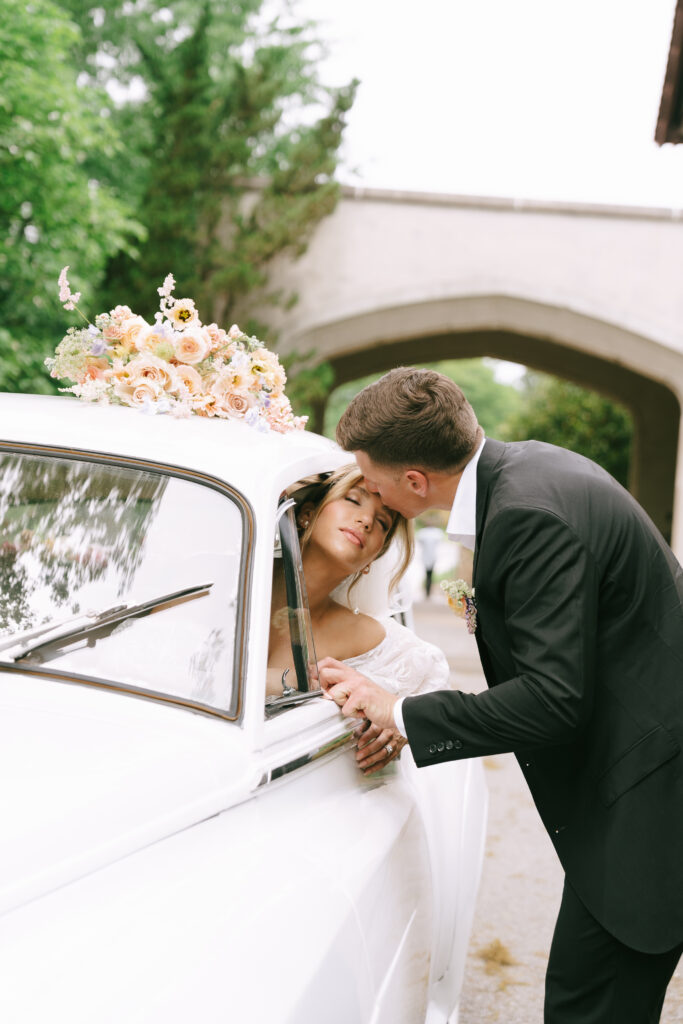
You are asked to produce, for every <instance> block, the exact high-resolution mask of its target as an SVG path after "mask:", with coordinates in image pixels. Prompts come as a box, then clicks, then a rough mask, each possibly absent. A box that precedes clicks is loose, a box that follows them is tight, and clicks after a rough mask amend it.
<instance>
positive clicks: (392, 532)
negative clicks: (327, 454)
mask: <svg viewBox="0 0 683 1024" xmlns="http://www.w3.org/2000/svg"><path fill="white" fill-rule="evenodd" d="M362 482H363V474H362V473H361V471H360V469H359V468H358V466H357V465H356V463H355V462H351V463H349V464H348V465H346V466H341V467H340V468H339V469H335V470H334V472H332V473H330V474H329V475H327V476H325V477H324V478H323V477H320V476H318V477H311V478H308V479H307V480H302V481H300V482H299V484H297V486H296V488H295V489H294V491H293V493H292V492H290V493H292V497H293V498H294V499H295V501H296V504H297V511H298V509H299V508H301V506H302V505H308V504H311V505H312V506H313V509H312V511H311V514H310V517H309V519H308V524H307V526H306V527H305V528H302V527H300V526H299V543H300V545H301V550H302V551H304V550H305V548H306V545H307V544H308V542H309V540H310V538H311V534H312V533H313V528H314V527H315V524H316V520H317V518H318V516H319V515H320V513H321V512H322V510H323V509H324V508H325V506H326V505H328V504H329V503H330V502H331V501H339V499H340V498H345V497H346V495H347V494H348V493H349V491H351V490H352V489H353V488H354V487H357V486H358V485H359V484H361V483H362ZM388 511H389V512H390V513H391V515H392V522H391V526H390V527H389V529H388V530H387V535H386V537H385V538H384V543H383V544H382V547H381V548H380V550H379V551H378V553H377V554H376V555H375V557H374V559H373V561H374V562H376V561H377V559H378V558H381V557H382V555H384V554H386V552H387V551H388V550H389V546H390V545H391V542H392V540H393V539H394V537H398V539H399V542H400V546H401V558H400V559H399V562H398V565H397V567H396V570H395V572H394V573H393V575H392V577H391V580H390V581H389V592H390V593H391V591H393V590H394V589H395V587H396V586H397V584H398V583H399V581H400V579H401V577H402V576H403V574H404V573H405V571H406V569H407V568H408V566H409V565H410V562H411V560H412V557H413V551H414V541H413V524H412V523H411V521H410V520H409V519H406V518H405V516H402V515H401V513H400V512H395V511H394V510H393V509H389V510H388ZM297 525H298V518H297ZM362 574H363V573H362V570H360V571H359V572H357V573H354V575H353V577H352V578H351V583H350V586H349V590H350V589H351V588H352V587H353V586H355V584H356V583H357V582H358V580H359V579H360V578H361V576H362Z"/></svg>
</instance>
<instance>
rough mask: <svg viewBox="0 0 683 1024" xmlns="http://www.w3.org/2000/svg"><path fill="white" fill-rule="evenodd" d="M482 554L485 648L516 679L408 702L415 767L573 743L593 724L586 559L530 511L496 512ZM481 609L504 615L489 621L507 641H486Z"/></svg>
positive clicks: (568, 533)
mask: <svg viewBox="0 0 683 1024" xmlns="http://www.w3.org/2000/svg"><path fill="white" fill-rule="evenodd" d="M485 544H486V549H485V550H486V558H485V559H484V549H483V548H482V556H481V558H480V562H479V571H478V577H479V579H480V580H481V581H482V582H481V584H480V585H479V588H478V589H479V590H480V593H481V592H482V591H483V595H482V597H481V599H480V608H479V617H480V626H481V629H482V633H483V640H482V642H483V643H485V644H486V643H488V645H490V646H491V648H494V649H495V647H496V645H500V646H501V647H502V648H504V649H506V650H507V651H509V653H510V655H511V662H512V664H513V666H514V675H513V676H512V677H511V678H509V679H506V680H504V681H502V682H500V683H498V684H497V685H495V686H493V687H491V689H489V690H488V691H486V692H484V693H476V694H469V693H462V692H460V691H457V690H444V691H440V692H438V693H433V694H425V695H424V696H417V697H408V698H406V700H405V701H404V703H403V708H402V711H403V719H404V722H405V727H406V731H407V734H408V740H409V742H410V746H411V749H412V752H413V756H414V758H415V761H416V763H417V764H418V765H420V766H423V765H428V764H438V763H439V762H440V761H447V760H454V759H458V758H462V757H478V756H480V755H483V754H497V753H504V752H507V751H513V750H517V749H524V750H528V749H529V748H533V747H548V746H554V745H557V744H564V743H570V742H572V741H574V740H575V739H576V738H577V736H578V734H579V733H580V730H581V728H582V726H583V725H584V723H585V722H586V721H587V720H588V718H589V717H590V714H591V709H592V705H593V696H594V677H595V656H596V629H597V603H598V573H597V567H596V565H595V562H594V560H593V558H592V556H591V554H590V552H589V551H587V550H586V548H585V546H584V545H583V544H582V543H581V541H580V540H579V538H578V537H577V536H576V535H575V533H574V532H573V531H572V530H571V529H570V527H569V526H568V525H567V524H566V523H565V522H563V520H561V519H560V518H558V517H557V516H556V515H554V514H553V513H551V512H547V511H544V510H536V509H529V508H514V507H513V508H508V509H506V510H504V511H502V512H499V513H498V514H497V516H496V517H495V520H494V521H493V522H491V523H490V525H489V526H488V527H487V532H486V537H485ZM487 608H489V609H491V608H495V609H496V610H497V611H498V612H501V611H502V615H501V616H500V617H499V616H498V615H496V616H495V617H496V618H497V619H498V621H502V622H504V630H505V636H504V637H494V636H491V635H489V634H488V633H487V622H486V609H487ZM493 617H494V616H491V618H493ZM488 628H489V630H490V628H491V626H490V623H489V625H488Z"/></svg>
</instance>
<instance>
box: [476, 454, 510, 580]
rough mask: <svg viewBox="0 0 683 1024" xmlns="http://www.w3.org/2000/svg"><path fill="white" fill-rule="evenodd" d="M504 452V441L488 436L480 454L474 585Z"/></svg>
mask: <svg viewBox="0 0 683 1024" xmlns="http://www.w3.org/2000/svg"><path fill="white" fill-rule="evenodd" d="M504 454H505V445H504V443H503V442H502V441H493V440H490V439H488V438H487V440H486V441H485V443H484V447H483V449H482V453H481V455H480V456H479V462H478V463H477V516H476V529H477V539H476V542H475V545H474V561H473V563H472V585H473V586H476V576H477V562H478V561H479V550H480V548H481V538H482V535H483V533H484V525H485V523H486V513H487V510H488V506H489V499H490V497H491V490H492V485H493V481H494V479H495V476H496V470H497V468H498V464H499V463H500V461H501V459H502V458H503V455H504Z"/></svg>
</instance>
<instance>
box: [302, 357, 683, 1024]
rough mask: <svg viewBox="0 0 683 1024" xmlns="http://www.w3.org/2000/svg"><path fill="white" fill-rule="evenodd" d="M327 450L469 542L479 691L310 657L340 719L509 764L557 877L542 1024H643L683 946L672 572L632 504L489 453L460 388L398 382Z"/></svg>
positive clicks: (586, 472)
mask: <svg viewBox="0 0 683 1024" xmlns="http://www.w3.org/2000/svg"><path fill="white" fill-rule="evenodd" d="M337 439H338V441H339V442H340V444H341V445H342V447H343V448H345V449H346V450H347V451H351V452H353V453H354V454H355V456H356V459H357V461H358V464H359V466H360V468H361V469H362V471H363V473H364V475H365V480H366V485H367V487H368V489H369V490H371V491H375V492H377V493H379V494H380V495H381V497H382V500H383V501H384V503H385V504H386V505H388V506H390V507H392V508H395V509H397V510H398V511H400V512H402V513H403V514H404V515H406V516H410V517H414V516H416V515H418V514H419V513H420V512H423V511H424V510H425V509H428V508H442V509H449V510H450V521H449V525H448V533H449V535H450V536H451V537H452V538H453V539H455V540H459V541H461V543H463V544H466V545H468V546H470V547H472V548H474V570H473V585H474V590H475V599H476V608H477V628H476V634H475V635H476V640H477V644H478V647H479V653H480V657H481V662H482V666H483V669H484V673H485V675H486V680H487V683H488V686H489V689H488V690H487V691H485V692H484V693H478V694H468V693H460V692H458V691H456V690H448V691H437V692H435V693H431V694H426V695H425V696H417V697H408V698H405V699H404V700H403V701H397V699H396V698H395V697H393V696H391V695H390V694H388V693H387V692H386V691H384V690H380V689H379V688H378V687H376V686H375V685H374V684H372V683H371V682H369V681H368V680H366V679H365V678H364V677H363V676H359V675H358V674H357V673H355V672H353V670H351V669H349V668H347V667H346V666H345V665H343V664H342V663H340V662H335V661H334V660H332V659H325V660H324V661H322V662H321V664H320V675H321V680H322V684H323V686H324V687H325V688H326V689H328V692H329V695H330V696H332V697H333V699H334V700H336V701H337V703H338V704H340V705H342V706H343V710H344V712H345V713H346V714H356V715H364V716H365V717H367V718H369V719H370V720H371V721H373V722H375V723H377V724H378V725H380V726H383V727H393V726H394V724H395V723H396V724H397V725H398V727H399V728H401V730H402V731H403V732H404V735H407V737H408V741H409V743H410V747H411V750H412V752H413V755H414V757H415V761H416V762H417V764H418V765H419V766H421V767H422V766H425V765H431V764H438V763H439V762H440V761H448V760H452V759H455V758H463V757H477V756H479V755H483V754H497V753H502V752H504V751H514V753H515V754H516V756H517V759H518V761H519V763H520V765H521V768H522V771H523V772H524V775H525V776H526V779H527V782H528V784H529V787H530V789H531V792H532V795H533V798H534V801H535V803H536V806H537V808H538V811H539V813H540V815H541V818H542V819H543V823H544V825H545V827H546V829H547V831H548V833H549V835H550V838H551V839H552V841H553V843H554V845H555V848H556V850H557V853H558V856H559V858H560V860H561V862H562V865H563V867H564V869H565V888H564V893H563V897H562V904H561V907H560V912H559V916H558V920H557V924H556V928H555V935H554V938H553V942H552V946H551V950H550V958H549V963H548V971H547V977H546V1004H545V1005H546V1009H545V1021H546V1024H566V1022H570V1021H571V1022H577V1024H578V1022H580V1024H608V1022H610V1024H616V1022H618V1024H646V1022H647V1024H652V1022H655V1021H657V1020H659V1015H660V1012H661V1006H662V1003H663V1000H664V994H665V991H666V986H667V984H668V982H669V980H670V978H671V975H672V973H673V971H674V970H675V967H676V963H677V962H678V959H679V957H680V955H681V952H682V951H683V757H682V756H681V746H682V745H683V572H682V570H681V567H680V566H679V564H678V562H677V561H676V559H675V558H674V556H673V554H672V552H671V550H670V549H669V547H668V546H667V544H666V543H665V541H664V540H663V538H662V537H661V536H660V534H659V533H658V532H657V530H656V528H655V527H654V526H653V524H652V523H651V522H650V520H649V519H648V517H647V515H646V514H645V512H644V511H643V510H642V508H640V506H639V505H638V504H637V502H636V501H634V499H633V498H631V497H630V495H629V494H628V493H627V492H626V491H625V490H623V488H622V487H620V486H619V484H617V483H616V482H615V481H614V480H613V479H612V478H611V477H610V476H609V475H608V474H607V473H606V472H604V471H603V470H602V469H600V468H599V467H598V466H596V465H595V464H594V463H592V462H590V461H588V460H587V459H584V458H582V457H581V456H579V455H576V454H573V453H572V452H568V451H565V450H564V449H561V448H555V447H553V446H551V445H546V444H539V443H537V442H534V441H528V442H521V443H516V444H502V443H501V442H499V441H492V440H484V438H483V434H482V430H481V428H480V427H479V425H478V423H477V420H476V417H475V415H474V412H473V410H472V408H471V406H470V405H469V403H468V402H467V400H466V399H465V397H464V395H463V393H462V391H461V390H460V389H459V388H458V387H457V386H456V385H455V384H454V383H453V382H452V381H451V380H449V379H448V378H446V377H443V376H441V375H440V374H437V373H432V372H430V371H427V370H412V369H405V368H403V369H398V370H392V371H391V373H388V374H386V375H385V376H384V377H382V378H381V380H379V381H378V382H377V383H376V384H372V385H370V387H367V388H365V390H364V391H362V392H360V394H359V395H357V396H356V398H355V399H354V400H353V402H352V403H351V405H350V406H349V408H348V409H347V411H346V413H345V414H344V416H343V417H342V419H341V422H340V424H339V427H338V432H337Z"/></svg>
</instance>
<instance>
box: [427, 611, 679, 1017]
mask: <svg viewBox="0 0 683 1024" xmlns="http://www.w3.org/2000/svg"><path fill="white" fill-rule="evenodd" d="M414 614H415V628H416V630H417V632H418V633H419V634H420V635H421V636H423V637H424V638H425V639H427V640H431V641H432V642H433V643H436V644H438V645H439V646H440V647H441V648H442V649H443V650H444V651H445V653H446V656H447V657H448V661H449V664H450V666H451V680H452V683H453V684H454V685H455V686H457V687H458V688H459V689H462V690H467V691H469V692H476V691H478V690H481V689H484V687H485V685H486V684H485V682H484V679H483V676H482V674H481V669H480V666H479V658H478V655H477V647H476V644H475V642H474V638H473V637H471V636H470V635H469V634H468V633H467V631H466V630H465V628H464V624H463V622H462V620H460V619H458V618H457V616H455V615H454V614H453V612H452V611H451V610H450V609H449V608H448V606H447V605H446V604H445V602H444V601H443V600H442V597H441V594H435V595H434V597H433V598H432V600H430V601H417V602H416V604H415V608H414ZM484 766H485V769H486V781H487V783H488V788H489V801H490V803H489V827H488V839H487V844H486V856H485V859H484V869H483V874H482V881H481V887H480V890H479V899H478V905H477V913H476V916H475V921H474V927H473V932H472V938H471V941H470V953H469V957H468V962H467V969H466V975H465V986H464V991H463V995H462V1000H461V1007H460V1022H459V1024H493V1022H496V1024H541V1022H542V1020H543V978H544V974H545V967H546V963H547V954H548V948H549V946H550V940H551V937H552V931H553V924H554V920H555V915H556V913H557V908H558V906H559V902H560V896H561V891H562V869H561V868H560V865H559V862H558V860H557V857H556V856H555V852H554V850H553V847H552V844H551V842H550V839H549V838H548V836H547V835H546V833H545V830H544V829H543V827H542V825H541V823H540V819H539V817H538V815H537V813H536V810H535V808H534V806H533V803H532V800H531V797H530V795H529V791H528V789H527V786H526V782H525V781H524V777H523V776H522V773H521V771H520V770H519V768H518V766H517V762H516V761H515V759H514V757H513V756H512V755H511V754H504V755H498V756H496V757H487V758H484ZM661 1024H683V961H681V964H679V967H678V970H677V972H676V975H675V976H674V979H673V981H672V982H671V985H670V986H669V992H668V995H667V1000H666V1003H665V1005H664V1011H663V1014H662V1018H661Z"/></svg>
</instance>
